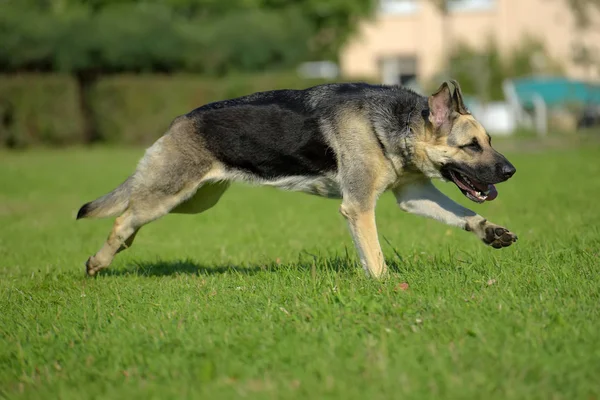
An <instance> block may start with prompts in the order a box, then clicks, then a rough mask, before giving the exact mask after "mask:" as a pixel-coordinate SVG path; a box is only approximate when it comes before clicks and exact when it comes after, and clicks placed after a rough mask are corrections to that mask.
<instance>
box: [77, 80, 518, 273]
mask: <svg viewBox="0 0 600 400" xmlns="http://www.w3.org/2000/svg"><path fill="white" fill-rule="evenodd" d="M515 171H516V170H515V167H514V166H513V165H512V164H511V163H510V162H509V161H508V160H507V159H506V158H505V157H504V156H503V155H501V154H500V153H499V152H497V151H496V150H494V149H493V148H492V146H491V138H490V136H489V135H488V134H487V133H486V131H485V129H484V128H483V126H482V125H481V124H480V123H479V122H478V121H477V120H476V119H475V118H473V116H472V115H471V114H470V112H469V111H468V110H467V108H466V107H465V104H464V102H463V96H462V93H461V89H460V87H459V85H458V83H457V82H456V81H447V82H444V83H443V84H442V85H441V86H440V88H439V89H438V90H437V91H436V92H435V93H434V94H432V95H431V96H428V97H427V96H421V95H419V94H417V93H415V92H413V91H411V90H409V89H406V88H402V87H398V86H383V85H369V84H365V83H343V84H326V85H320V86H315V87H312V88H309V89H305V90H275V91H269V92H261V93H255V94H252V95H249V96H245V97H240V98H237V99H233V100H225V101H219V102H215V103H211V104H207V105H205V106H202V107H200V108H197V109H195V110H193V111H191V112H189V113H188V114H185V115H182V116H180V117H177V118H176V119H175V120H174V121H173V122H172V123H171V125H170V127H169V129H168V131H167V132H166V134H165V135H164V136H162V137H161V138H160V139H158V140H157V141H156V142H155V143H154V144H153V145H152V146H151V147H150V148H148V149H147V150H146V153H145V155H144V157H143V158H142V159H141V161H140V162H139V164H138V166H137V169H136V171H135V172H134V173H133V174H132V175H131V176H130V177H129V178H127V180H126V181H125V182H124V183H123V184H121V185H120V186H119V187H117V188H116V189H114V190H113V191H112V192H110V193H108V194H106V195H104V196H102V197H100V198H99V199H97V200H94V201H92V202H90V203H87V204H85V205H83V206H82V207H81V209H80V210H79V212H78V214H77V219H80V218H88V217H96V218H98V217H115V216H116V217H117V218H116V221H115V223H114V226H113V228H112V231H111V232H110V235H109V237H108V239H107V240H106V242H105V243H104V245H103V246H102V248H101V249H100V250H99V251H98V252H97V253H96V254H95V255H93V256H91V257H90V258H89V259H88V260H87V262H86V269H87V273H88V275H95V274H96V273H97V272H98V271H100V270H102V269H104V268H106V267H108V266H109V265H110V263H111V262H112V260H113V258H114V257H115V255H116V254H117V253H118V252H120V251H122V250H124V249H127V248H128V247H130V246H131V244H132V242H133V239H134V238H135V235H136V234H137V233H138V231H139V229H140V228H141V227H142V226H144V225H145V224H147V223H149V222H151V221H154V220H156V219H157V218H160V217H162V216H163V215H165V214H168V213H186V214H196V213H201V212H203V211H206V210H208V209H209V208H211V207H213V206H214V205H215V204H216V203H217V202H218V201H219V199H220V197H221V196H222V195H223V193H224V192H225V191H226V190H227V188H228V187H229V185H230V183H231V182H249V183H252V184H258V185H267V186H274V187H277V188H280V189H285V190H292V191H299V192H305V193H310V194H313V195H318V196H322V197H328V198H336V199H341V206H340V212H341V214H342V215H343V216H344V217H345V219H346V220H347V222H348V225H349V228H350V233H351V234H352V238H353V241H354V244H355V246H356V249H357V250H358V254H359V257H360V261H361V264H362V266H363V268H364V270H365V271H366V273H367V274H368V275H370V276H371V277H374V278H381V277H383V276H385V275H386V272H387V267H386V264H385V260H384V258H383V254H382V252H381V247H380V244H379V239H378V235H377V229H376V226H375V204H376V202H377V199H378V197H379V196H380V195H381V194H382V193H383V192H385V191H386V190H391V191H392V192H393V193H394V195H395V197H396V200H397V203H398V205H399V207H400V208H401V209H402V210H404V211H407V212H410V213H413V214H417V215H422V216H425V217H430V218H434V219H437V220H439V221H441V222H444V223H446V224H448V225H452V226H456V227H459V228H462V229H464V230H466V231H469V232H473V233H474V234H475V235H476V236H477V237H478V238H479V239H480V240H482V241H483V242H484V243H485V244H487V245H490V246H492V247H494V248H502V247H507V246H510V245H511V244H512V243H514V242H516V241H517V236H516V235H515V234H513V233H512V232H510V231H509V230H507V229H506V228H503V227H501V226H498V225H495V224H493V223H491V222H489V221H487V220H486V219H485V218H483V217H481V216H480V215H478V214H477V213H475V212H473V211H471V210H469V209H467V208H464V207H462V206H460V205H458V204H456V203H455V202H453V201H452V200H450V199H449V198H448V197H446V196H445V195H443V194H442V193H441V192H440V191H438V190H437V189H436V188H435V187H434V185H433V184H432V183H431V180H432V179H441V180H443V181H450V182H453V183H454V184H456V186H457V187H458V188H459V190H460V191H461V192H462V193H463V194H464V195H465V196H466V197H467V198H468V199H470V200H472V201H474V202H475V203H483V202H484V201H490V200H494V199H495V198H496V196H497V195H498V192H497V191H496V187H495V186H494V185H495V184H497V183H499V182H503V181H506V180H507V179H509V178H510V177H511V176H513V174H514V173H515Z"/></svg>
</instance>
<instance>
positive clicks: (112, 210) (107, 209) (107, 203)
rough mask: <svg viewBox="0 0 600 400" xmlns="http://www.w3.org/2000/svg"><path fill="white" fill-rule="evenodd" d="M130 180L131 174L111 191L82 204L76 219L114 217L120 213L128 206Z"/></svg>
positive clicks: (131, 178)
mask: <svg viewBox="0 0 600 400" xmlns="http://www.w3.org/2000/svg"><path fill="white" fill-rule="evenodd" d="M132 180H133V175H132V176H130V177H129V178H127V180H126V181H125V182H123V183H122V184H121V185H119V186H118V187H117V188H116V189H115V190H113V191H112V192H110V193H107V194H105V195H104V196H102V197H100V198H99V199H96V200H94V201H90V202H89V203H86V204H84V205H83V206H82V207H81V208H80V209H79V212H78V213H77V219H81V218H103V217H115V216H117V215H120V214H122V213H123V212H124V211H125V210H126V209H127V207H128V206H129V193H130V191H131V184H132Z"/></svg>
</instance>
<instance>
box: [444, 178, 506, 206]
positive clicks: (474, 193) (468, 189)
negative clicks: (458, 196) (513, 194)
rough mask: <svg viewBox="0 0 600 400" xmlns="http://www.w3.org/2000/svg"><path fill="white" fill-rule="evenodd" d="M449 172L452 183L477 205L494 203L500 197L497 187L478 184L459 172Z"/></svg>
mask: <svg viewBox="0 0 600 400" xmlns="http://www.w3.org/2000/svg"><path fill="white" fill-rule="evenodd" d="M448 172H449V173H450V177H451V178H452V181H453V182H454V183H455V184H456V186H458V188H459V189H460V191H461V192H463V194H464V195H465V196H467V198H468V199H470V200H473V201H474V202H476V203H483V202H484V201H492V200H494V199H495V198H496V197H498V191H497V190H496V186H494V185H488V184H486V183H481V182H478V181H477V180H475V179H473V178H470V177H468V176H467V175H465V174H463V173H461V172H458V171H453V170H449V171H448Z"/></svg>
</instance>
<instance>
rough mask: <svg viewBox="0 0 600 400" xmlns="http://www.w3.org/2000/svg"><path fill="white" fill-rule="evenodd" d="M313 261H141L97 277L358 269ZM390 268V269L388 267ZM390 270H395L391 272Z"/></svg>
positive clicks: (338, 260) (345, 262) (330, 260)
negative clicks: (211, 262)
mask: <svg viewBox="0 0 600 400" xmlns="http://www.w3.org/2000/svg"><path fill="white" fill-rule="evenodd" d="M313 257H314V258H313V259H305V260H299V261H296V262H291V263H285V264H283V263H278V262H275V261H273V262H270V263H248V264H243V265H236V264H221V265H218V264H217V265H203V264H199V263H197V262H195V261H193V260H189V259H188V260H172V261H165V260H158V261H154V262H152V261H143V262H139V263H134V264H130V265H128V266H127V267H125V268H120V269H112V268H109V269H106V270H103V271H101V272H100V273H99V274H100V275H103V276H127V275H135V276H147V277H160V276H171V275H180V274H187V275H219V274H241V275H256V274H259V273H272V272H279V271H287V270H298V271H312V272H314V273H320V272H323V271H334V272H340V271H347V270H351V269H357V268H360V267H359V266H358V263H357V262H356V261H355V260H353V259H351V258H349V257H348V256H342V257H337V256H334V257H317V256H313ZM390 267H392V266H390ZM391 269H392V270H394V269H395V268H393V267H392V268H391Z"/></svg>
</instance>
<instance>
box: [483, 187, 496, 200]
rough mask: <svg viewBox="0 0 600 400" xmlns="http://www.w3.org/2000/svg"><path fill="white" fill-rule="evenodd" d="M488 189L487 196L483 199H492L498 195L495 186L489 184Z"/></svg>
mask: <svg viewBox="0 0 600 400" xmlns="http://www.w3.org/2000/svg"><path fill="white" fill-rule="evenodd" d="M488 189H489V192H488V194H487V198H486V199H485V201H492V200H494V199H495V198H496V197H498V191H497V190H496V186H494V185H490V186H489V187H488Z"/></svg>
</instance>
